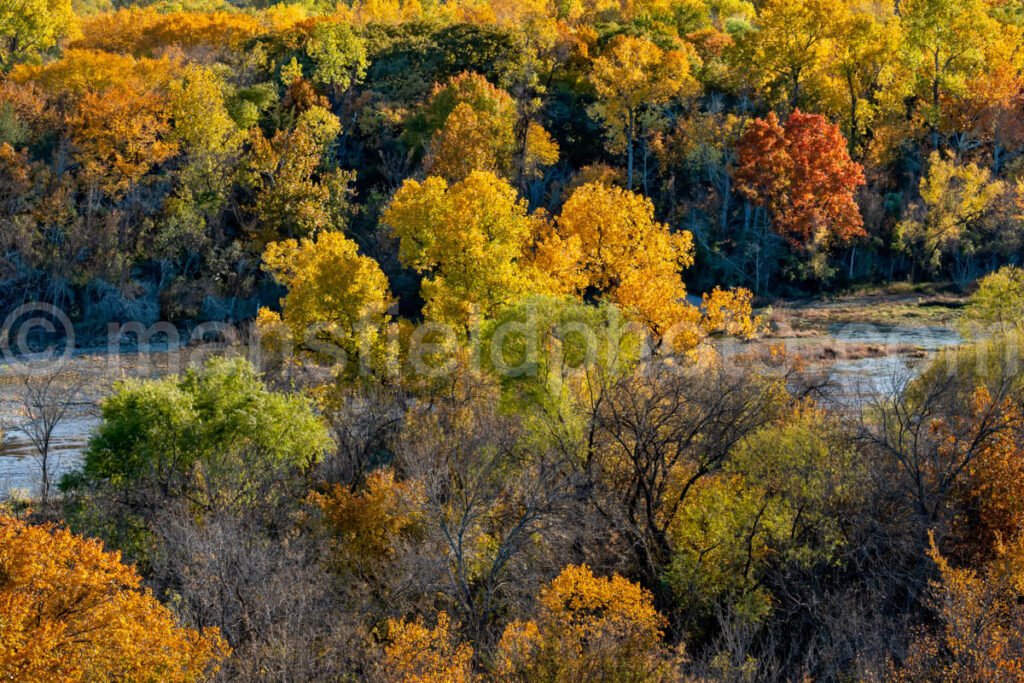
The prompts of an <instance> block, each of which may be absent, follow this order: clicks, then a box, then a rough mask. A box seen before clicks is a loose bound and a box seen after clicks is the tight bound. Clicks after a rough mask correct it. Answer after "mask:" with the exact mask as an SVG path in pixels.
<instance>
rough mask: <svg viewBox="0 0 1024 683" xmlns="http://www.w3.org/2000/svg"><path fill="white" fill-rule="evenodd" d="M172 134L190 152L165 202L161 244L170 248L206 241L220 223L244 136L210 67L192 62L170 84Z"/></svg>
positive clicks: (194, 247) (200, 244)
mask: <svg viewBox="0 0 1024 683" xmlns="http://www.w3.org/2000/svg"><path fill="white" fill-rule="evenodd" d="M170 114H171V118H172V120H173V129H172V131H171V134H170V137H171V138H172V139H173V140H175V141H176V142H177V143H178V146H179V147H180V149H181V151H182V152H183V153H184V155H185V157H186V161H185V164H184V167H183V168H182V169H181V171H180V172H179V174H178V180H179V183H178V188H177V190H176V192H175V193H174V195H173V196H172V197H170V198H168V200H167V203H166V205H165V211H166V214H167V225H166V229H165V230H163V231H161V238H162V242H163V246H164V247H165V249H166V250H167V251H168V252H170V253H176V252H179V251H184V250H186V249H189V248H191V249H192V250H193V251H199V250H200V248H201V247H204V246H206V244H207V240H208V239H209V237H210V235H209V233H210V231H212V230H214V229H216V228H217V227H219V218H220V214H221V212H222V211H223V210H224V209H225V207H226V205H227V203H228V199H229V190H230V184H229V183H225V180H232V181H233V180H234V174H235V171H236V168H237V163H238V160H239V157H240V156H241V147H242V143H243V142H244V135H243V133H242V132H241V131H240V130H239V129H238V126H237V125H236V124H235V122H234V120H233V119H232V118H231V115H230V114H229V112H228V109H227V106H226V103H225V98H224V83H223V82H222V81H221V79H220V78H219V77H218V76H217V75H216V74H215V73H214V72H213V70H212V69H209V68H206V67H202V66H195V65H193V66H189V67H187V68H186V70H185V72H184V74H183V77H182V78H180V79H178V80H175V81H174V82H172V83H171V86H170Z"/></svg>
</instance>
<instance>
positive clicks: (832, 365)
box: [0, 323, 961, 498]
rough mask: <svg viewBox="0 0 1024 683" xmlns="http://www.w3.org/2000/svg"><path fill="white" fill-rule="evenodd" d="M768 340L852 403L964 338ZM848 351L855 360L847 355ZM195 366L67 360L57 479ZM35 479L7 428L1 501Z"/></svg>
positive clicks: (904, 333) (847, 335)
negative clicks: (127, 406) (110, 424)
mask: <svg viewBox="0 0 1024 683" xmlns="http://www.w3.org/2000/svg"><path fill="white" fill-rule="evenodd" d="M767 341H768V342H769V343H773V344H778V343H781V344H783V345H784V346H785V347H786V348H787V351H788V352H790V353H792V354H801V355H804V356H806V357H808V358H811V359H812V361H811V363H812V365H813V364H817V365H819V366H821V367H823V368H827V369H828V370H829V372H830V373H831V376H832V379H833V381H834V385H835V386H836V388H837V392H836V399H837V400H838V401H839V402H845V403H848V404H853V405H856V404H860V403H863V402H864V401H865V400H867V399H868V398H869V397H870V396H874V395H878V394H880V393H885V392H889V391H891V390H892V388H893V387H895V386H899V384H900V383H901V382H903V381H905V380H906V379H907V378H908V377H910V376H913V375H915V374H916V373H918V372H920V370H921V368H922V367H923V365H925V364H926V363H927V362H928V360H929V359H930V358H931V357H932V356H933V355H934V354H935V353H936V352H937V351H939V350H940V349H943V348H946V347H949V346H954V345H956V344H959V343H961V337H960V335H959V334H958V333H957V332H956V330H954V329H952V328H950V327H941V326H921V325H916V326H901V325H871V324H865V323H844V324H833V325H830V326H828V328H827V330H824V331H822V333H820V334H816V335H814V336H810V337H807V336H793V337H777V338H772V339H769V340H767ZM733 348H738V347H733ZM851 349H852V350H853V355H854V356H855V357H851V358H847V357H844V355H847V354H850V352H851ZM857 354H861V355H860V356H859V357H858V356H857ZM204 355H207V354H204ZM195 360H196V358H195V357H193V358H184V359H183V357H182V356H181V355H179V354H172V353H170V352H163V353H161V354H148V355H144V356H143V355H139V354H135V355H126V356H124V355H123V356H118V357H116V359H115V360H114V361H112V360H111V357H108V356H102V355H81V356H76V357H74V358H72V359H71V360H70V361H69V363H71V364H72V366H73V367H74V369H75V370H76V371H80V372H83V373H86V372H87V373H90V375H91V376H94V377H96V378H97V380H96V381H94V382H92V383H90V385H89V386H87V387H86V390H85V394H84V396H85V400H83V401H81V402H80V403H81V405H76V407H75V408H74V409H73V410H72V411H71V414H70V415H69V416H68V417H67V418H66V419H65V420H63V421H62V422H61V423H60V424H59V425H58V427H57V429H56V431H55V437H56V438H55V441H54V444H53V451H52V452H53V458H52V463H53V468H54V471H55V472H56V474H55V481H57V480H59V478H60V475H61V474H63V473H65V472H68V471H72V470H74V469H75V468H77V467H78V466H79V464H80V463H81V458H82V453H83V450H84V448H85V447H86V444H87V443H88V440H89V435H90V433H91V431H92V430H93V429H94V428H95V427H96V425H97V424H98V423H99V411H98V407H97V406H98V402H99V399H100V398H101V397H102V396H103V395H104V394H105V393H106V392H107V391H109V386H110V384H111V383H112V382H113V381H114V380H116V379H118V378H120V377H127V376H136V377H137V376H148V377H155V376H161V375H165V374H167V373H169V372H174V371H177V370H179V369H181V368H182V367H187V365H188V364H189V363H191V362H195ZM17 371H18V369H17V368H11V367H10V366H4V365H2V364H0V378H3V377H7V378H8V380H10V379H11V378H12V373H17ZM11 386H12V384H11V382H10V381H8V382H7V383H6V384H4V385H0V392H4V393H0V424H7V425H9V424H12V423H16V422H17V412H18V411H17V406H16V405H15V404H14V403H13V402H12V400H11V399H10V391H11V389H10V388H9V387H11ZM38 477H39V467H38V464H37V462H36V460H35V457H34V450H33V448H32V445H31V443H30V442H29V441H28V439H26V437H25V436H24V435H23V434H20V433H18V432H17V431H16V430H11V429H8V430H7V431H6V433H4V434H3V442H2V443H0V498H3V497H5V496H7V495H9V494H10V493H11V492H12V491H21V492H30V491H32V490H33V488H34V487H35V484H36V483H37V482H38Z"/></svg>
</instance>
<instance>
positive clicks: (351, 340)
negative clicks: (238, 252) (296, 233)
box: [259, 232, 394, 358]
mask: <svg viewBox="0 0 1024 683" xmlns="http://www.w3.org/2000/svg"><path fill="white" fill-rule="evenodd" d="M263 267H264V268H265V269H266V270H267V271H269V272H270V273H272V274H273V275H274V277H275V278H276V279H277V281H278V282H280V283H281V284H283V285H284V286H285V287H287V288H288V293H287V294H286V295H285V297H284V298H283V299H282V300H281V306H282V308H283V310H284V316H283V320H284V323H285V325H286V326H287V328H288V331H289V333H290V335H291V337H292V339H293V340H294V341H295V342H296V343H298V344H300V345H302V346H306V347H310V348H312V349H313V350H321V351H326V352H328V353H330V352H332V351H334V350H335V348H340V349H341V350H342V351H344V352H345V354H352V355H357V354H362V353H370V354H373V353H377V352H378V351H379V350H380V345H381V342H382V338H383V334H384V330H385V328H386V326H387V324H388V322H389V320H390V317H389V316H388V309H389V308H390V307H391V305H392V303H393V301H394V300H393V298H392V296H391V292H390V290H389V288H388V281H387V277H386V276H385V275H384V273H383V272H382V271H381V269H380V266H379V265H377V262H376V261H374V260H373V259H372V258H370V257H368V256H363V255H361V254H359V253H358V247H357V246H356V243H355V242H353V241H352V240H350V239H349V238H347V237H345V235H343V234H341V233H339V232H321V233H320V234H319V235H318V236H317V237H316V238H315V239H303V240H302V241H301V242H297V241H296V240H285V241H283V242H272V243H270V244H269V245H267V249H266V251H265V252H264V253H263ZM259 322H260V324H261V325H262V326H263V328H264V330H272V329H273V328H274V325H275V324H276V323H280V322H281V318H280V317H279V316H278V315H277V314H276V313H272V312H271V311H269V310H267V309H262V310H261V311H260V316H259ZM318 343H319V344H321V345H322V344H329V345H333V346H330V347H322V346H318ZM364 358H365V356H364Z"/></svg>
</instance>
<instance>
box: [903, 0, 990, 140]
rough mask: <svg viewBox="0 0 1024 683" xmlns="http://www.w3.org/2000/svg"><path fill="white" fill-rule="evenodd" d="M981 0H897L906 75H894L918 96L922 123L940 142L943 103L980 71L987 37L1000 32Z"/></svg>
mask: <svg viewBox="0 0 1024 683" xmlns="http://www.w3.org/2000/svg"><path fill="white" fill-rule="evenodd" d="M989 7H990V4H989V3H987V2H985V1H984V0H965V1H964V2H960V1H959V0H904V1H903V2H901V3H900V25H901V26H902V28H903V32H902V36H901V43H902V45H903V49H904V55H905V64H906V67H905V68H906V78H901V79H899V81H897V85H896V87H897V88H898V89H899V88H901V87H902V88H904V89H905V90H907V91H909V92H908V94H911V95H913V96H915V97H916V98H917V100H918V101H919V102H920V103H921V104H920V110H919V111H920V116H921V119H922V123H923V124H924V125H926V126H927V128H928V129H929V130H930V131H931V137H932V146H933V147H935V148H936V149H937V148H938V147H939V140H940V133H941V131H942V130H943V128H944V124H945V121H944V116H945V112H944V103H945V101H948V99H949V98H950V97H951V96H954V95H958V94H961V93H963V92H964V90H965V88H966V87H967V85H968V83H969V82H970V79H971V77H972V76H974V75H976V74H977V73H979V72H980V71H981V69H982V65H983V63H984V59H985V48H986V45H987V44H988V42H989V41H991V40H992V39H993V38H994V37H995V36H997V35H999V34H1000V30H999V25H998V23H997V22H996V21H995V20H993V19H992V17H991V16H990V14H989Z"/></svg>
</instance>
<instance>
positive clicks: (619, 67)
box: [590, 34, 699, 189]
mask: <svg viewBox="0 0 1024 683" xmlns="http://www.w3.org/2000/svg"><path fill="white" fill-rule="evenodd" d="M696 58H697V57H696V54H695V53H693V52H692V50H690V51H684V50H669V51H665V50H662V49H661V48H659V47H658V46H657V45H655V44H654V43H652V42H651V41H649V40H647V39H645V38H638V37H635V36H629V35H624V34H623V35H618V36H616V37H615V38H613V39H612V40H611V41H610V42H609V43H608V45H607V47H605V49H604V50H603V51H602V53H601V56H599V57H598V58H597V59H595V60H594V62H593V65H592V68H591V73H590V82H591V83H592V84H593V86H594V90H596V91H597V96H598V103H597V104H596V105H594V106H593V107H592V109H591V113H592V114H594V115H596V116H597V117H598V118H600V119H601V120H602V121H603V122H604V124H605V126H606V127H607V128H608V132H609V135H610V137H611V140H612V143H613V145H614V146H615V147H616V148H617V149H624V150H625V152H626V166H627V171H626V176H627V179H626V183H627V184H626V186H627V187H628V188H630V189H631V188H632V187H633V167H634V146H635V142H636V139H637V136H638V135H639V134H641V133H642V128H643V127H644V125H645V123H644V121H643V114H644V113H645V112H653V111H655V110H656V109H657V108H658V107H659V106H661V105H663V104H665V103H666V102H668V101H670V100H671V99H672V98H674V97H680V96H685V95H691V94H694V93H696V92H697V90H698V87H699V86H698V83H697V80H696V79H695V78H694V77H693V75H692V73H691V70H690V60H691V59H694V60H695V59H696Z"/></svg>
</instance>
